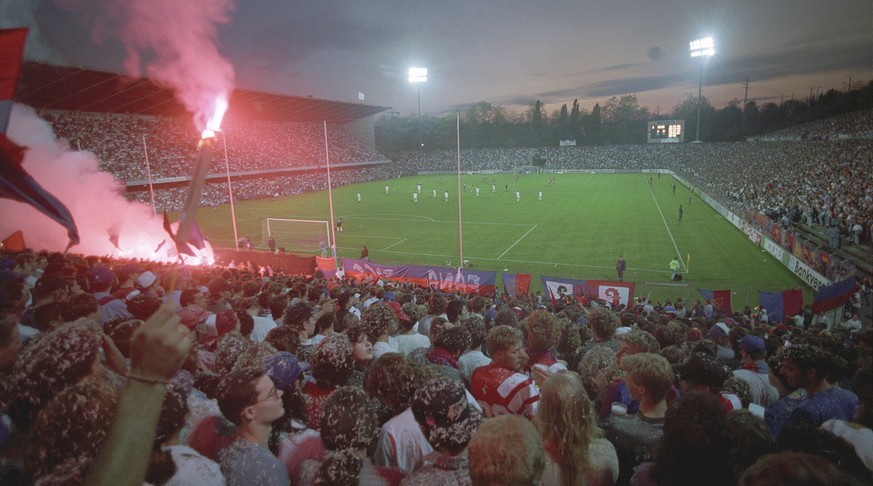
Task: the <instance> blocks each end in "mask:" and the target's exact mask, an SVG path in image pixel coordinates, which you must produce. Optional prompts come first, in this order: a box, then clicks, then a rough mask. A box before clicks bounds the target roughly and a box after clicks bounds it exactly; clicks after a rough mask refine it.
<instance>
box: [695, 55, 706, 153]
mask: <svg viewBox="0 0 873 486" xmlns="http://www.w3.org/2000/svg"><path fill="white" fill-rule="evenodd" d="M703 59H705V56H701V58H700V79H699V80H698V82H697V134H696V135H695V137H694V138H695V140H696V141H698V142H699V141H700V103H701V100H702V95H703Z"/></svg>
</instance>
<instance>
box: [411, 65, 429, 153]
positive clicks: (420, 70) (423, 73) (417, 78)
mask: <svg viewBox="0 0 873 486" xmlns="http://www.w3.org/2000/svg"><path fill="white" fill-rule="evenodd" d="M409 82H410V83H412V84H414V85H416V86H417V87H418V148H419V149H420V148H421V147H422V143H421V83H424V82H427V68H425V67H411V68H409Z"/></svg>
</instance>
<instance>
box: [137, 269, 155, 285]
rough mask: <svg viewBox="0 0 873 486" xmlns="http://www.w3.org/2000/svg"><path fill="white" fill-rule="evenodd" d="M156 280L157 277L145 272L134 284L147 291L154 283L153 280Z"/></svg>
mask: <svg viewBox="0 0 873 486" xmlns="http://www.w3.org/2000/svg"><path fill="white" fill-rule="evenodd" d="M157 279H158V277H157V276H156V275H155V274H154V273H152V272H149V271H145V272H143V273H141V274H140V276H139V278H137V279H136V283H138V284H139V286H140V287H141V288H144V289H147V288H149V287H150V286H151V285H152V284H153V283H155V280H157Z"/></svg>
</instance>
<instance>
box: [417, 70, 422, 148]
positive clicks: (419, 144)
mask: <svg viewBox="0 0 873 486" xmlns="http://www.w3.org/2000/svg"><path fill="white" fill-rule="evenodd" d="M421 146H422V143H421V83H418V148H419V149H421Z"/></svg>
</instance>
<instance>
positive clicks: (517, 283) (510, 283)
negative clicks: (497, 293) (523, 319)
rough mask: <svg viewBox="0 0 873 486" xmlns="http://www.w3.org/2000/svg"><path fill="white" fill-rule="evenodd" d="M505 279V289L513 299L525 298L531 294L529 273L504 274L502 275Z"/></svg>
mask: <svg viewBox="0 0 873 486" xmlns="http://www.w3.org/2000/svg"><path fill="white" fill-rule="evenodd" d="M501 278H502V279H503V289H504V291H506V293H507V294H509V295H511V296H513V297H524V296H525V295H527V294H528V292H530V279H531V274H529V273H504V274H501Z"/></svg>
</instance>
